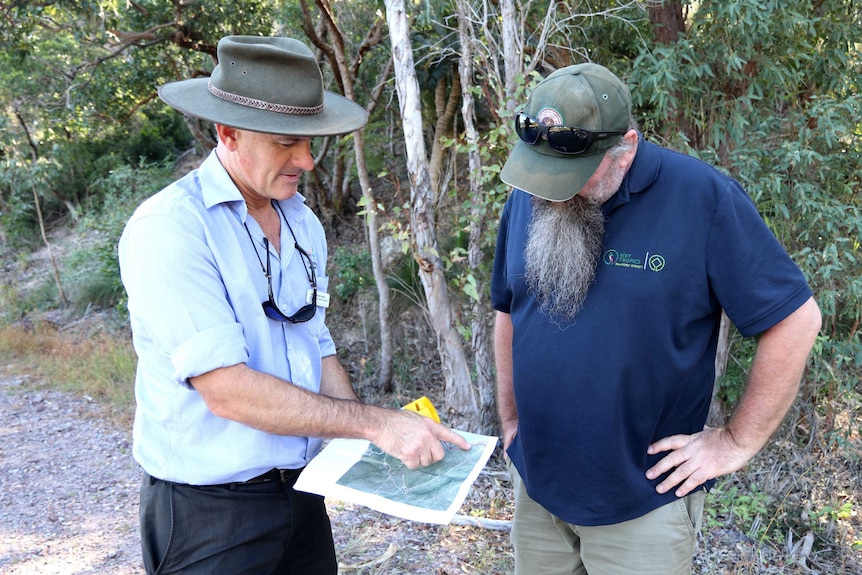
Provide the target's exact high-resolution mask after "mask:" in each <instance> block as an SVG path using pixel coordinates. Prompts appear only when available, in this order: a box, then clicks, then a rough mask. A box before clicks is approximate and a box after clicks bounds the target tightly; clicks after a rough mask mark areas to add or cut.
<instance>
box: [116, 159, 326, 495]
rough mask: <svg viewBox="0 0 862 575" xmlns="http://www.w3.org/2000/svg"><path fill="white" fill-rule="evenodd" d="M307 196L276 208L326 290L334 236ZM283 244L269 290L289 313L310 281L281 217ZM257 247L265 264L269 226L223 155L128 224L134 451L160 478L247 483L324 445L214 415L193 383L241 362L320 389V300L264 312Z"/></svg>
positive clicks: (301, 461)
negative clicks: (309, 306) (299, 317)
mask: <svg viewBox="0 0 862 575" xmlns="http://www.w3.org/2000/svg"><path fill="white" fill-rule="evenodd" d="M304 202H305V200H304V198H303V197H302V196H301V195H299V194H297V195H296V196H294V197H293V198H291V199H289V200H286V201H282V202H280V203H279V205H280V206H281V208H282V211H283V212H284V215H285V217H286V219H287V221H288V222H289V224H290V227H291V228H292V229H293V232H294V233H295V234H296V240H297V242H298V243H299V245H300V246H301V247H302V248H303V249H304V250H306V251H307V252H309V253H311V255H312V258H313V260H314V262H315V266H316V272H317V285H318V291H321V292H325V291H327V288H328V283H329V280H328V278H327V277H326V275H325V273H324V266H325V264H326V258H327V250H326V238H325V235H324V231H323V227H322V226H321V224H320V221H319V220H318V219H317V217H316V216H315V215H314V214H313V213H312V211H311V210H310V209H309V208H308V207H307V206H306V205H305V203H304ZM243 223H245V224H246V225H247V226H248V229H249V231H250V232H251V236H252V238H253V241H254V247H253V246H252V240H250V239H249V236H248V233H247V232H246V230H245V228H244V227H243ZM281 246H282V248H281V254H280V255H279V254H277V253H275V252H274V250H273V249H272V246H270V258H271V266H272V285H273V293H274V297H275V300H276V304H277V305H278V307H279V309H281V310H282V311H283V312H284V313H285V314H288V315H290V314H293V313H296V311H297V310H298V309H299V308H301V307H302V306H303V305H305V304H306V297H307V294H308V290H309V289H310V287H311V285H310V282H309V279H308V275H307V274H306V271H305V268H304V267H303V263H302V258H301V257H300V255H299V252H297V250H296V249H295V248H294V247H293V246H294V240H293V237H292V236H291V234H290V230H289V229H288V227H287V226H285V225H284V224H283V223H282V226H281ZM255 249H257V254H258V255H255ZM258 256H259V257H260V259H261V260H263V262H264V264H265V263H266V251H265V248H264V244H263V232H262V231H261V229H260V227H259V226H258V225H257V223H256V222H255V220H254V219H253V218H250V217H248V212H247V209H246V203H245V201H244V200H243V198H242V196H241V194H240V192H239V190H238V189H237V187H236V186H235V185H234V183H233V181H232V180H231V178H230V176H229V175H228V173H227V172H226V171H225V169H224V168H223V167H222V165H221V162H220V161H219V160H218V157H217V156H216V154H215V152H213V153H212V154H211V155H210V156H209V157H208V158H207V159H206V160H205V161H204V163H203V164H202V165H201V167H200V168H199V169H197V170H195V171H193V172H191V173H189V174H188V175H187V176H185V177H183V178H182V179H180V180H178V181H177V182H175V183H173V184H171V185H170V186H168V187H167V188H165V189H164V190H162V191H161V192H159V193H157V194H155V195H154V196H152V197H151V198H149V199H148V200H146V201H145V202H144V203H142V204H141V206H140V207H139V208H138V209H137V211H135V213H134V215H133V216H132V218H131V219H130V220H129V222H128V224H127V225H126V228H125V230H124V232H123V235H122V238H121V239H120V244H119V259H120V270H121V275H122V279H123V284H124V285H125V287H126V291H127V293H128V296H129V304H128V305H129V316H130V319H131V326H132V336H133V340H134V345H135V350H136V352H137V354H138V368H137V376H136V381H135V397H136V400H137V409H136V413H135V424H134V433H133V437H134V445H133V454H134V457H135V459H136V460H137V461H138V462H139V463H140V465H141V466H142V467H143V468H144V470H145V471H146V472H147V473H149V474H150V475H151V476H153V477H157V478H160V479H164V480H168V481H174V482H178V483H188V484H192V485H210V484H220V483H229V482H234V481H245V480H247V479H251V478H252V477H255V476H257V475H260V474H261V473H264V472H266V471H268V470H270V469H272V468H273V467H278V468H283V469H284V468H290V469H292V468H298V467H302V466H304V465H305V464H306V463H308V461H309V460H310V459H311V458H312V457H314V456H315V455H316V454H317V452H318V451H319V450H320V444H321V440H320V439H318V438H308V437H287V436H279V435H272V434H269V433H264V432H262V431H259V430H256V429H253V428H251V427H248V426H246V425H243V424H241V423H237V422H235V421H230V420H227V419H223V418H220V417H217V416H215V415H213V414H212V413H211V412H210V411H209V409H208V408H207V406H206V404H205V403H204V401H203V399H202V398H201V396H200V394H199V393H198V392H197V391H195V389H194V388H193V387H192V386H191V385H190V383H189V378H191V377H194V376H197V375H201V374H204V373H207V372H209V371H212V370H214V369H217V368H220V367H228V366H232V365H236V364H239V363H245V364H247V365H248V366H249V367H251V368H252V369H255V370H257V371H261V372H265V373H269V374H272V375H275V376H278V377H280V378H282V379H284V380H287V381H289V382H291V383H293V384H294V385H297V386H299V387H302V388H304V389H308V390H310V391H313V392H319V391H320V377H321V358H323V357H326V356H328V355H332V354H334V353H335V345H334V343H333V341H332V337H331V335H330V333H329V330H328V329H327V327H326V324H325V322H324V319H325V312H324V309H323V308H322V307H318V308H317V313H316V314H315V315H314V317H313V318H312V319H311V320H310V321H308V322H305V323H299V324H291V323H288V322H284V323H282V322H277V321H274V320H271V319H269V318H267V317H266V316H265V315H264V313H263V309H262V308H261V302H263V301H266V299H267V282H266V277H265V275H264V273H263V271H262V270H261V265H260V261H259V260H258Z"/></svg>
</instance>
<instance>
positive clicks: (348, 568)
mask: <svg viewBox="0 0 862 575" xmlns="http://www.w3.org/2000/svg"><path fill="white" fill-rule="evenodd" d="M396 551H398V545H396V544H395V543H390V544H389V548H388V549H387V550H386V552H385V553H384V554H383V555H381V556H380V557H377V558H376V559H372V560H371V561H366V562H364V563H355V564H353V565H346V564H344V563H339V564H338V571H339V573H341V572H344V571H353V570H355V569H364V568H366V567H370V566H371V565H377V564H379V563H383V562H385V561H388V560H389V559H391V558H392V556H393V555H395V552H396Z"/></svg>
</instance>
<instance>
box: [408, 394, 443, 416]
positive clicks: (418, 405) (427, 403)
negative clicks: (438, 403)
mask: <svg viewBox="0 0 862 575" xmlns="http://www.w3.org/2000/svg"><path fill="white" fill-rule="evenodd" d="M404 409H408V410H410V411H415V412H416V413H418V414H419V415H424V416H425V417H428V418H431V419H433V420H434V421H436V422H437V423H440V416H439V415H437V410H436V409H434V404H433V403H431V400H430V399H428V398H427V397H425V396H424V395H423V396H422V397H420V398H419V399H417V400H415V401H411V402H410V403H408V404H407V405H405V406H404Z"/></svg>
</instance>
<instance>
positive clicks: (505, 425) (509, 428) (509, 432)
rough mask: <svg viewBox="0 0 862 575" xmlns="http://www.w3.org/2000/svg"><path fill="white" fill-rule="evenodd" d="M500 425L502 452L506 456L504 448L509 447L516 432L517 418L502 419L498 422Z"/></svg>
mask: <svg viewBox="0 0 862 575" xmlns="http://www.w3.org/2000/svg"><path fill="white" fill-rule="evenodd" d="M500 427H501V428H502V431H503V454H504V455H505V456H506V457H508V455H507V454H506V450H507V449H509V446H510V445H512V441H513V440H514V439H515V436H516V435H517V434H518V420H517V418H516V419H509V420H507V421H503V422H501V423H500Z"/></svg>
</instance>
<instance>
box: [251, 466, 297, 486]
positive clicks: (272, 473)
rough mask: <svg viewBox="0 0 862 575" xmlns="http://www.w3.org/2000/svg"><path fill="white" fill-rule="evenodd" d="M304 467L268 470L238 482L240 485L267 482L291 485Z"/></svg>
mask: <svg viewBox="0 0 862 575" xmlns="http://www.w3.org/2000/svg"><path fill="white" fill-rule="evenodd" d="M303 469H305V468H304V467H300V468H298V469H270V470H269V471H267V472H266V473H263V474H261V475H258V476H257V477H252V478H251V479H249V480H248V481H240V482H239V483H240V484H245V483H266V482H268V481H278V482H280V483H292V482H293V481H295V480H296V478H297V477H299V474H300V473H302V470H303Z"/></svg>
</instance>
